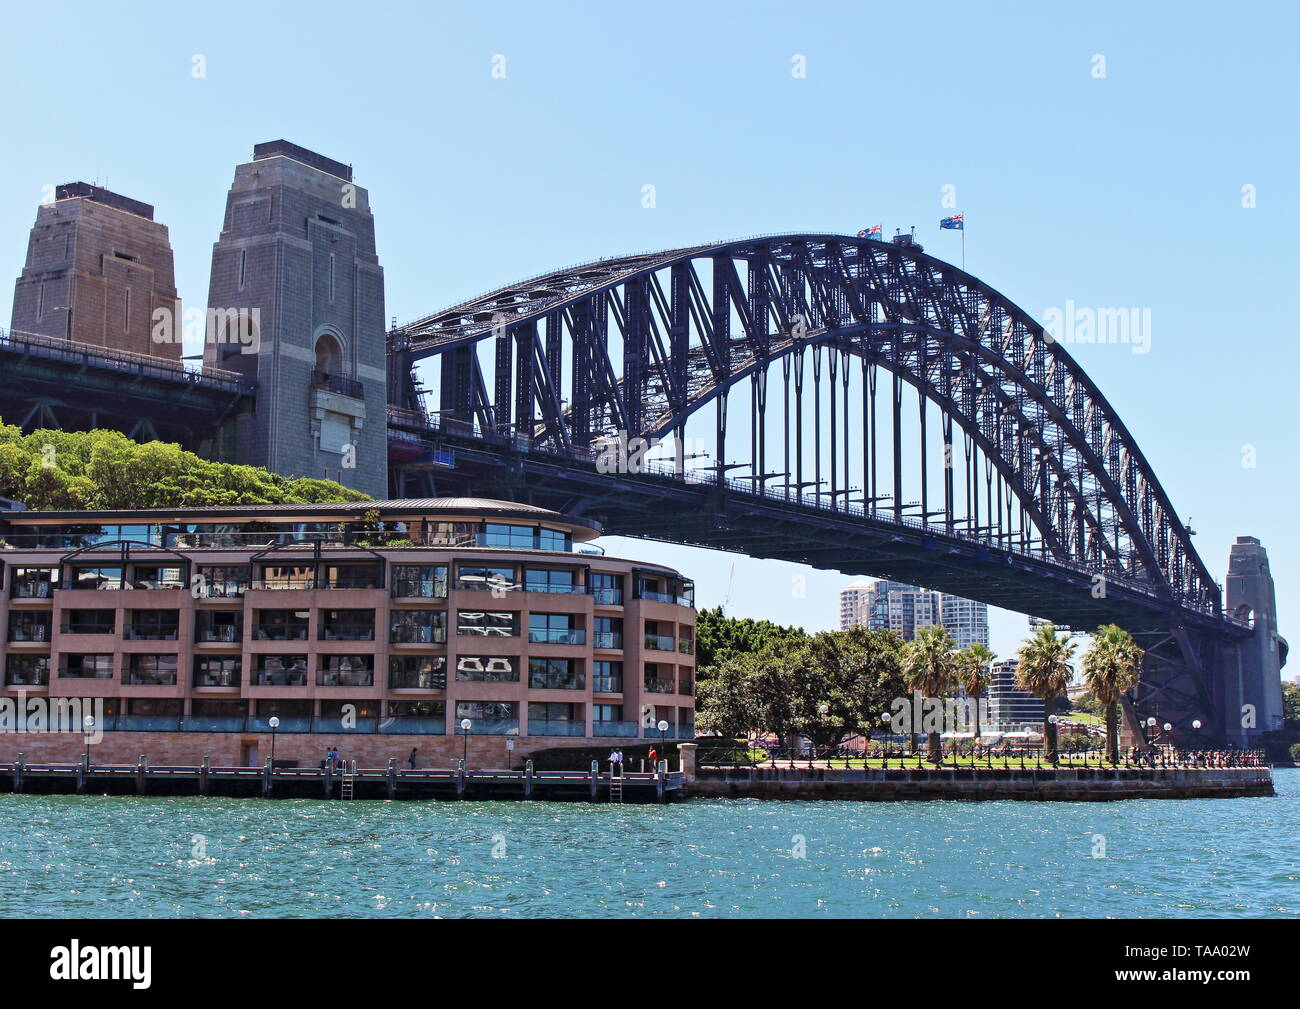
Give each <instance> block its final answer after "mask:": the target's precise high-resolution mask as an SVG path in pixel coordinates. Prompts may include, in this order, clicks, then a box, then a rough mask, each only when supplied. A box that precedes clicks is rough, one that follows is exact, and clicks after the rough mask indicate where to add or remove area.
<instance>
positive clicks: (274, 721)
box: [266, 715, 280, 774]
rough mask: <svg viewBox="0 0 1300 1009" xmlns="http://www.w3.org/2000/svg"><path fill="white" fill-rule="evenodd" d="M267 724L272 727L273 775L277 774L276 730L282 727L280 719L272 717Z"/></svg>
mask: <svg viewBox="0 0 1300 1009" xmlns="http://www.w3.org/2000/svg"><path fill="white" fill-rule="evenodd" d="M266 724H267V725H269V726H270V727H271V773H272V774H274V773H275V730H276V729H278V728H279V727H280V719H279V718H278V717H276V716H275V715H272V716H271V717H270V718H268V719H267V720H266Z"/></svg>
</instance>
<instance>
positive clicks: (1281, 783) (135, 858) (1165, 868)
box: [0, 769, 1300, 918]
mask: <svg viewBox="0 0 1300 1009" xmlns="http://www.w3.org/2000/svg"><path fill="white" fill-rule="evenodd" d="M1275 773H1276V782H1277V793H1278V794H1277V796H1276V797H1273V798H1259V799H1228V800H1218V799H1198V800H1151V801H1128V802H1111V803H1030V802H980V803H964V802H946V801H942V802H941V801H936V802H910V803H909V802H900V803H857V802H757V801H732V800H716V801H701V800H692V801H690V802H687V803H683V804H680V805H672V806H653V805H646V806H637V805H587V804H584V803H541V802H528V803H524V802H487V803H469V802H373V801H371V802H364V801H354V802H339V801H335V802H318V801H306V800H303V801H298V800H277V801H263V800H257V799H240V800H235V799H199V798H179V799H165V798H134V797H119V798H108V797H97V796H96V797H91V796H86V797H82V796H34V795H4V796H0V916H3V917H11V918H12V917H129V918H137V917H155V918H166V917H195V916H199V917H307V918H369V917H500V918H522V917H529V916H561V917H590V916H601V917H683V916H696V917H704V918H726V917H789V918H795V917H800V918H802V917H827V918H835V917H851V916H875V917H986V918H994V917H1007V916H1009V917H1052V916H1071V917H1078V916H1083V917H1108V916H1109V917H1182V916H1187V917H1210V918H1214V917H1223V918H1237V917H1283V918H1291V917H1300V853H1297V850H1296V847H1295V844H1294V839H1295V838H1296V837H1297V836H1300V769H1288V770H1279V771H1277V772H1275Z"/></svg>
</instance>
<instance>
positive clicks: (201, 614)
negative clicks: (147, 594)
mask: <svg viewBox="0 0 1300 1009" xmlns="http://www.w3.org/2000/svg"><path fill="white" fill-rule="evenodd" d="M180 619H181V618H180V611H179V610H156V609H150V610H128V611H127V615H126V620H125V624H126V626H125V627H124V628H123V637H125V638H126V639H127V640H134V641H175V640H176V639H177V637H178V635H179V632H180ZM253 620H254V624H253V628H252V638H253V640H255V641H306V640H307V638H308V637H309V631H310V613H309V611H307V610H255V611H254V614H253ZM581 620H582V618H581V617H580V616H579V615H577V614H571V613H530V614H529V616H528V640H529V641H530V642H532V643H534V644H553V645H585V644H586V643H587V632H586V629H585V628H583V627H580V626H578V625H579V623H580V622H581ZM592 623H593V627H592V644H593V646H595V647H596V648H622V647H623V620H622V618H620V617H594V618H593V620H592ZM243 625H244V614H243V613H242V612H240V611H237V610H199V611H197V612H196V613H195V615H194V639H195V641H198V642H203V643H213V642H216V643H227V644H234V643H236V642H240V641H242V640H243V639H244V636H243ZM52 627H53V615H52V614H51V613H50V612H49V611H48V610H14V611H12V612H11V613H10V614H9V640H10V641H15V642H18V641H21V642H33V641H37V642H39V641H49V640H50V639H51V632H52ZM60 629H61V631H62V633H64V634H113V633H115V632H116V629H117V614H116V611H115V610H109V609H76V610H66V611H64V613H63V619H62V623H61V628H60ZM664 630H667V631H668V632H669V633H668V634H663V633H661V632H662V631H664ZM672 630H673V625H672V624H671V623H667V622H664V621H653V620H648V621H646V622H645V635H644V639H643V640H644V644H645V647H646V648H647V649H651V650H660V651H674V650H677V651H680V652H685V653H687V654H690V653H691V652H693V651H694V640H693V637H692V636H691V635H690V634H687V635H684V636H683V637H681V638H676V637H674V636H673V634H672ZM456 633H457V635H460V636H463V637H516V636H518V635H519V614H518V613H517V612H513V611H505V610H459V611H457V613H456ZM316 636H317V638H318V639H319V640H321V641H374V640H375V611H374V610H321V611H320V617H319V620H318V623H317V632H316ZM446 640H447V614H446V613H445V612H444V611H442V610H391V611H389V641H390V642H392V643H394V644H408V645H410V644H438V643H441V642H445V641H446Z"/></svg>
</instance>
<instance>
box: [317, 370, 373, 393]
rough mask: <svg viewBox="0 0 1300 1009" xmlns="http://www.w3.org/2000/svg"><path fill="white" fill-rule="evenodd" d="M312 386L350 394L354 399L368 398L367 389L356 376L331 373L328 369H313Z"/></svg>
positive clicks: (327, 390)
mask: <svg viewBox="0 0 1300 1009" xmlns="http://www.w3.org/2000/svg"><path fill="white" fill-rule="evenodd" d="M311 387H312V388H313V389H324V390H325V391H326V392H332V393H336V394H337V395H339V396H350V397H351V398H352V399H365V398H366V394H365V390H364V389H363V388H362V386H361V383H360V382H358V381H357V380H356V379H355V378H344V377H343V376H342V375H331V374H330V373H329V372H327V371H313V372H312V373H311Z"/></svg>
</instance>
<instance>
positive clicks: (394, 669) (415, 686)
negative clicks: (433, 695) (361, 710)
mask: <svg viewBox="0 0 1300 1009" xmlns="http://www.w3.org/2000/svg"><path fill="white" fill-rule="evenodd" d="M388 686H389V687H390V688H391V689H395V690H445V689H447V659H446V657H445V656H442V655H393V656H390V657H389V659H388Z"/></svg>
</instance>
